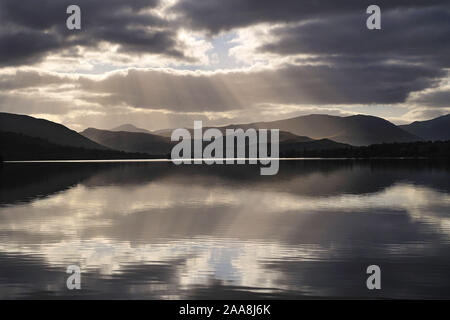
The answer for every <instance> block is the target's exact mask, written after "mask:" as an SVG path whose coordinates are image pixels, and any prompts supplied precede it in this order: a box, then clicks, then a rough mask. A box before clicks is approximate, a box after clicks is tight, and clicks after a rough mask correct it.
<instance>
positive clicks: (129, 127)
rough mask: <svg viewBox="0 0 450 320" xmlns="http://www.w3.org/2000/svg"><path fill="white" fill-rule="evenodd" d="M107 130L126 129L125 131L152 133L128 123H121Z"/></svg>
mask: <svg viewBox="0 0 450 320" xmlns="http://www.w3.org/2000/svg"><path fill="white" fill-rule="evenodd" d="M109 131H126V132H140V133H152V132H151V131H149V130H146V129H142V128H138V127H136V126H134V125H132V124H130V123H127V124H122V125H120V126H118V127H115V128H112V129H110V130H109Z"/></svg>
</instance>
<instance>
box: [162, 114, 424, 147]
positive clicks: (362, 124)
mask: <svg viewBox="0 0 450 320" xmlns="http://www.w3.org/2000/svg"><path fill="white" fill-rule="evenodd" d="M228 128H242V129H244V130H245V129H247V128H256V129H280V131H285V132H288V133H292V134H294V135H296V136H300V137H301V136H303V137H305V136H306V137H309V138H312V139H316V140H317V139H318V140H320V139H329V140H333V141H336V142H340V143H346V144H350V145H354V146H365V145H370V144H376V143H389V142H413V141H421V140H422V139H421V138H420V137H418V136H416V135H414V134H411V133H409V132H406V131H405V130H403V129H401V128H399V127H398V126H396V125H395V124H393V123H391V122H389V121H387V120H385V119H382V118H378V117H373V116H366V115H355V116H349V117H339V116H330V115H324V114H311V115H307V116H300V117H295V118H290V119H285V120H278V121H270V122H255V123H249V124H236V125H235V124H233V125H228V126H223V127H219V128H218V129H220V130H221V131H224V130H225V129H228ZM154 133H156V134H160V135H164V136H170V133H171V130H169V129H165V130H159V131H155V132H154Z"/></svg>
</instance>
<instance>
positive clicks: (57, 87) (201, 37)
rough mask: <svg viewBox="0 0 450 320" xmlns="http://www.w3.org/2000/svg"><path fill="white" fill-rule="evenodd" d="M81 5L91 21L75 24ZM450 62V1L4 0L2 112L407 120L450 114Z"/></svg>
mask: <svg viewBox="0 0 450 320" xmlns="http://www.w3.org/2000/svg"><path fill="white" fill-rule="evenodd" d="M72 4H76V5H78V6H79V7H80V9H81V30H68V28H67V27H66V19H67V18H68V17H69V15H68V14H67V13H66V9H67V7H68V6H69V5H72ZM371 4H376V5H378V6H379V7H380V8H381V30H369V29H368V28H367V27H366V20H367V18H368V17H369V14H367V13H366V9H367V7H368V6H369V5H371ZM449 70H450V2H449V1H448V0H427V1H423V0H396V1H392V0H371V1H366V0H341V1H336V0H320V1H312V0H277V1H263V0H226V1H224V0H127V1H123V0H21V1H17V0H0V111H2V112H11V113H19V114H26V115H31V116H34V117H39V118H45V119H49V120H51V121H56V122H59V123H62V124H64V125H66V126H68V127H70V128H71V129H74V130H78V131H81V130H83V129H85V128H87V127H96V128H100V129H110V128H113V127H115V126H118V125H121V124H124V123H132V124H134V125H136V126H139V127H142V128H146V129H149V130H157V129H164V128H177V127H192V126H193V121H194V120H203V121H204V123H205V124H207V125H224V124H230V123H235V124H236V123H247V122H254V121H268V120H277V119H284V118H289V117H294V116H299V115H306V114H311V113H327V114H332V115H340V116H348V115H352V114H361V113H362V114H369V115H374V116H379V117H383V118H386V119H388V120H390V121H393V122H394V123H397V124H403V123H409V122H412V121H416V120H426V119H431V118H434V117H437V116H440V115H443V114H447V113H450V75H449Z"/></svg>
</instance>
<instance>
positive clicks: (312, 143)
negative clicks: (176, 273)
mask: <svg viewBox="0 0 450 320" xmlns="http://www.w3.org/2000/svg"><path fill="white" fill-rule="evenodd" d="M237 128H241V129H244V130H246V129H248V128H255V129H263V128H265V129H280V152H285V153H291V154H295V153H298V152H299V151H303V152H305V151H310V150H312V151H314V150H318V151H320V150H335V149H345V148H347V149H348V148H351V147H352V146H367V145H373V144H380V143H398V142H415V141H424V140H448V139H450V115H446V116H442V117H438V118H436V119H432V120H428V121H420V122H413V123H411V124H409V125H401V126H396V125H395V124H393V123H391V122H389V121H387V120H385V119H382V118H378V117H373V116H366V115H355V116H349V117H338V116H330V115H318V114H313V115H308V116H300V117H295V118H290V119H285V120H278V121H270V122H255V123H250V124H239V125H228V126H222V127H219V128H218V129H220V130H221V131H222V132H223V133H224V134H225V133H226V129H237ZM203 129H204V130H206V129H207V128H203ZM191 130H192V129H191ZM171 132H172V130H171V129H166V130H158V131H149V130H146V129H141V128H138V127H136V126H134V125H132V124H125V125H122V126H119V127H115V128H112V129H111V130H100V129H96V128H88V129H86V130H84V131H82V132H80V133H78V132H76V131H73V130H71V129H69V128H67V127H65V126H63V125H61V124H58V123H55V122H52V121H48V120H44V119H37V118H33V117H30V116H25V115H18V114H11V113H0V133H1V135H0V138H1V140H0V145H1V154H2V156H3V158H4V159H13V158H14V159H15V160H25V159H36V158H43V157H46V158H47V159H50V158H52V159H54V158H55V154H57V155H58V157H60V158H61V159H63V158H64V159H66V158H68V157H72V156H73V155H74V154H76V153H80V156H76V157H75V158H77V159H80V157H81V154H83V157H93V158H96V159H97V158H105V159H106V158H131V157H137V158H142V157H152V156H153V157H155V156H163V157H165V156H167V155H168V154H169V153H170V150H171V148H172V147H173V145H174V144H175V142H172V141H170V135H171ZM36 145H38V146H40V148H35V147H33V146H36ZM64 148H65V149H64ZM68 148H69V149H68ZM39 150H41V151H42V152H40V151H39ZM43 150H44V151H45V150H46V152H44V151H43ZM89 150H90V151H89ZM94 151H95V152H94ZM114 152H117V153H114ZM36 154H39V156H36ZM52 155H53V156H52ZM65 155H66V156H65ZM49 157H50V158H49ZM83 157H82V158H83Z"/></svg>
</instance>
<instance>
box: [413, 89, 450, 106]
mask: <svg viewBox="0 0 450 320" xmlns="http://www.w3.org/2000/svg"><path fill="white" fill-rule="evenodd" d="M411 102H414V103H417V104H421V105H426V106H430V107H437V108H450V88H447V89H442V90H436V91H431V92H425V93H421V94H419V95H418V96H417V97H415V98H413V99H411Z"/></svg>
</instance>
